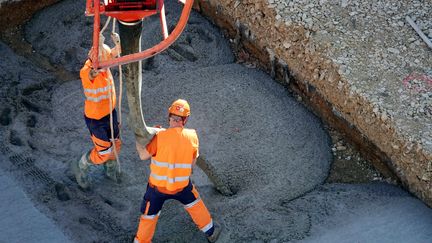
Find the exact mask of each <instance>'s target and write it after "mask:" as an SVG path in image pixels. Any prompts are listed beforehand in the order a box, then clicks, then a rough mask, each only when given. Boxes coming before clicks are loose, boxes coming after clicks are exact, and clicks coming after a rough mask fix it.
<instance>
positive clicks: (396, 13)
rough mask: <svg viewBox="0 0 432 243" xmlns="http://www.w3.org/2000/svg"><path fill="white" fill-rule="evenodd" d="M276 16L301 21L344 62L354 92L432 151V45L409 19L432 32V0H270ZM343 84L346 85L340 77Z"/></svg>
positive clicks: (330, 53)
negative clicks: (429, 46)
mask: <svg viewBox="0 0 432 243" xmlns="http://www.w3.org/2000/svg"><path fill="white" fill-rule="evenodd" d="M268 3H269V7H270V8H274V9H275V10H276V13H277V15H276V19H278V20H279V21H280V22H281V23H284V24H286V25H287V26H292V25H300V26H303V27H305V28H306V29H307V30H308V33H307V35H308V36H310V37H311V38H312V40H313V41H316V42H317V43H320V44H322V45H323V46H326V47H328V48H327V49H326V52H324V53H323V55H324V56H327V57H329V58H330V59H331V60H333V62H335V63H337V64H339V65H340V70H339V73H340V74H342V75H343V76H344V77H345V78H346V80H347V82H348V85H349V86H350V90H351V92H352V93H355V94H358V95H360V97H363V98H364V99H365V100H368V101H370V102H372V105H373V106H374V107H375V108H374V110H373V112H374V113H375V114H376V116H377V117H379V118H380V119H381V120H382V121H383V122H384V123H385V122H394V123H395V127H396V128H397V129H398V130H397V131H396V132H398V133H401V134H403V136H407V139H406V140H407V141H419V143H420V144H421V145H423V147H424V148H425V149H426V150H428V151H430V152H431V151H432V132H431V131H432V122H431V121H432V119H431V118H432V99H431V98H432V69H431V67H432V51H431V49H429V48H428V47H427V45H426V43H425V42H423V41H422V39H421V38H420V37H419V36H418V35H417V33H416V32H415V31H414V29H413V28H412V27H411V26H410V25H409V24H408V22H407V21H406V19H405V18H406V16H410V17H411V18H412V19H413V20H414V21H415V22H416V23H417V25H418V26H419V27H420V29H421V30H422V31H423V33H425V34H426V35H427V36H429V38H432V21H431V19H432V18H431V15H432V11H431V9H432V3H431V2H430V1H360V2H359V1H348V0H341V1H326V0H320V1H312V2H311V1H303V0H293V1H278V0H269V1H268ZM341 85H343V84H342V83H341Z"/></svg>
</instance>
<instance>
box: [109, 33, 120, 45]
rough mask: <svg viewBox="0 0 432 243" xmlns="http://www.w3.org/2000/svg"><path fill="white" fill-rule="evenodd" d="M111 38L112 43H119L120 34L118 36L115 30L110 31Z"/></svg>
mask: <svg viewBox="0 0 432 243" xmlns="http://www.w3.org/2000/svg"><path fill="white" fill-rule="evenodd" d="M111 39H112V41H113V42H114V44H115V45H116V46H117V45H120V36H119V34H117V33H115V32H113V33H111Z"/></svg>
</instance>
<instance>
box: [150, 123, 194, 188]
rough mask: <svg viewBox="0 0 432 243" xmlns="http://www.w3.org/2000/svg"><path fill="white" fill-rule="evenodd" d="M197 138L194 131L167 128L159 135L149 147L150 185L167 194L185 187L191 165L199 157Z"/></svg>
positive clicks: (190, 171)
mask: <svg viewBox="0 0 432 243" xmlns="http://www.w3.org/2000/svg"><path fill="white" fill-rule="evenodd" d="M198 146H199V143H198V136H197V134H196V131H195V130H193V129H186V128H179V127H178V128H168V129H167V130H165V131H161V132H159V133H158V134H157V135H156V136H155V137H154V138H153V140H152V141H151V142H150V143H149V144H148V145H147V151H148V152H149V153H150V154H151V155H152V159H151V164H150V170H151V173H150V177H149V182H150V184H152V185H154V186H156V187H158V188H160V187H162V188H164V189H166V190H168V191H176V190H179V189H182V188H184V187H186V186H187V185H188V183H189V179H190V176H191V174H192V166H193V165H192V163H193V161H194V159H196V158H197V156H198Z"/></svg>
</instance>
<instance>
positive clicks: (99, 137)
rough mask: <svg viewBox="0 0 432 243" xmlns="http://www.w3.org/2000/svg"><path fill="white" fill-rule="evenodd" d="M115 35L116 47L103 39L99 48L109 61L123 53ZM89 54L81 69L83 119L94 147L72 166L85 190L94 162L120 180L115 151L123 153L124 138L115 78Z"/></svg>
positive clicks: (102, 59) (100, 52)
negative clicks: (95, 65)
mask: <svg viewBox="0 0 432 243" xmlns="http://www.w3.org/2000/svg"><path fill="white" fill-rule="evenodd" d="M112 37H113V40H114V42H115V43H116V46H115V47H114V48H112V49H110V48H109V47H108V46H107V45H105V44H104V43H103V40H102V41H101V43H100V47H99V57H98V58H99V60H101V61H105V60H109V59H111V58H113V57H115V56H117V55H118V54H119V53H120V40H119V39H118V35H116V34H114V36H112ZM116 38H117V39H116ZM90 57H92V51H90V52H89V58H88V59H87V61H86V62H85V64H84V67H83V68H82V69H81V71H80V77H81V81H82V86H83V89H84V95H85V98H86V99H85V102H84V119H85V122H86V124H87V127H88V129H89V131H90V136H91V140H92V141H93V144H94V147H93V148H92V149H91V150H90V151H88V152H86V153H84V154H83V155H82V156H81V159H80V160H79V161H75V162H72V165H71V168H72V171H73V173H74V175H75V179H76V181H77V183H78V185H79V186H80V187H81V188H83V189H88V188H89V186H90V181H89V178H88V171H89V167H90V166H92V165H103V166H104V169H105V173H106V176H107V177H108V178H109V179H111V180H113V181H115V182H119V179H120V170H119V165H118V163H117V160H116V157H115V153H117V154H118V153H119V152H120V148H121V140H120V136H119V124H118V122H117V113H116V110H115V105H116V94H115V87H114V82H113V77H112V74H111V71H110V70H109V69H101V70H95V69H93V66H92V61H91V58H90ZM110 96H111V98H110ZM110 102H111V104H110ZM110 109H111V110H110ZM110 112H111V114H112V122H113V124H112V126H113V130H114V137H115V140H114V143H115V144H114V146H113V143H112V142H111V126H110ZM114 148H115V149H116V151H114Z"/></svg>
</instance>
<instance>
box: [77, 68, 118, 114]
mask: <svg viewBox="0 0 432 243" xmlns="http://www.w3.org/2000/svg"><path fill="white" fill-rule="evenodd" d="M90 70H91V62H90V60H87V61H86V63H85V64H84V67H83V68H81V71H80V77H81V82H82V86H83V89H84V95H85V97H86V100H85V103H84V114H85V116H86V117H88V118H92V119H97V120H99V119H101V118H102V117H104V116H106V115H108V114H109V112H110V110H109V108H110V104H109V94H110V92H111V98H112V109H114V107H115V104H116V94H115V88H114V82H113V77H112V75H111V72H110V71H109V69H108V70H107V71H105V72H100V73H99V74H98V75H97V76H96V77H95V79H94V80H90V77H89V74H90Z"/></svg>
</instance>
